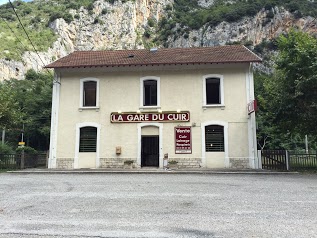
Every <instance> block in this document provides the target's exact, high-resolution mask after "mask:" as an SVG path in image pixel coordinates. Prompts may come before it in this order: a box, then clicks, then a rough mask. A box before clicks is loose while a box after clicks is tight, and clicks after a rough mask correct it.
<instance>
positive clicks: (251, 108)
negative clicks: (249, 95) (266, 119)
mask: <svg viewBox="0 0 317 238" xmlns="http://www.w3.org/2000/svg"><path fill="white" fill-rule="evenodd" d="M256 109H257V104H256V100H253V101H251V102H249V103H248V114H249V115H250V114H251V113H252V112H255V111H256Z"/></svg>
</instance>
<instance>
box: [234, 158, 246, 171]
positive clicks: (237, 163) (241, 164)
mask: <svg viewBox="0 0 317 238" xmlns="http://www.w3.org/2000/svg"><path fill="white" fill-rule="evenodd" d="M229 163H230V164H229V168H231V169H250V163H249V158H229Z"/></svg>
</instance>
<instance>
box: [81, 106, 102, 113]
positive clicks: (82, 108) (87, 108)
mask: <svg viewBox="0 0 317 238" xmlns="http://www.w3.org/2000/svg"><path fill="white" fill-rule="evenodd" d="M86 110H95V111H96V112H99V107H80V108H78V111H80V112H82V111H86Z"/></svg>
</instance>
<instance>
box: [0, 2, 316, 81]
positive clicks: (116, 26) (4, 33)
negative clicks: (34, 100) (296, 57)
mask: <svg viewBox="0 0 317 238" xmlns="http://www.w3.org/2000/svg"><path fill="white" fill-rule="evenodd" d="M13 4H14V8H15V10H16V13H17V15H18V16H19V18H20V20H21V22H22V24H23V26H24V27H25V30H26V31H27V33H28V36H29V38H30V39H31V41H32V43H33V46H34V47H35V49H36V50H37V52H38V53H36V52H35V50H34V47H33V46H32V44H31V43H30V42H29V40H28V37H27V36H26V35H25V33H24V31H23V28H22V26H21V25H20V24H19V21H18V19H17V17H16V15H15V13H14V12H13V9H12V7H11V6H10V4H6V5H2V6H0V16H1V19H0V40H1V42H2V43H1V44H0V69H1V71H0V80H3V79H9V78H18V79H22V78H23V77H24V75H25V72H26V71H27V69H30V68H33V69H35V70H37V71H39V70H41V69H42V66H43V64H48V63H50V62H52V61H54V60H56V59H58V58H60V57H63V56H65V55H67V54H68V53H70V52H72V51H74V50H102V49H137V48H150V47H153V46H157V47H197V46H213V45H225V44H238V43H239V44H245V45H247V46H249V47H250V48H251V49H255V50H257V52H258V53H261V52H262V50H263V48H264V47H267V46H270V45H271V44H270V41H271V40H274V39H275V38H276V37H277V36H278V35H280V34H281V33H283V32H287V31H289V29H291V28H292V27H297V28H299V29H301V30H303V31H305V32H309V33H311V34H313V35H317V25H316V24H317V21H316V16H317V2H315V1H311V0H297V1H295V0H286V1H279V0H252V1H251V0H249V1H245V0H234V1H233V0H231V1H225V0H197V1H196V0H118V1H117V0H95V1H94V0H78V1H75V0H70V1H66V0H51V1H48V0H34V1H33V2H29V3H25V2H22V1H20V0H19V1H15V2H14V3H13Z"/></svg>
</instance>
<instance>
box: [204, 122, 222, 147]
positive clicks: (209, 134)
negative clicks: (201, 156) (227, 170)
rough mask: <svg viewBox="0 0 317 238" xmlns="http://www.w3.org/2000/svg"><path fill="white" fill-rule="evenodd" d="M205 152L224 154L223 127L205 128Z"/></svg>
mask: <svg viewBox="0 0 317 238" xmlns="http://www.w3.org/2000/svg"><path fill="white" fill-rule="evenodd" d="M205 148H206V152H224V151H225V146H224V127H223V126H219V125H210V126H206V127H205Z"/></svg>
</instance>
